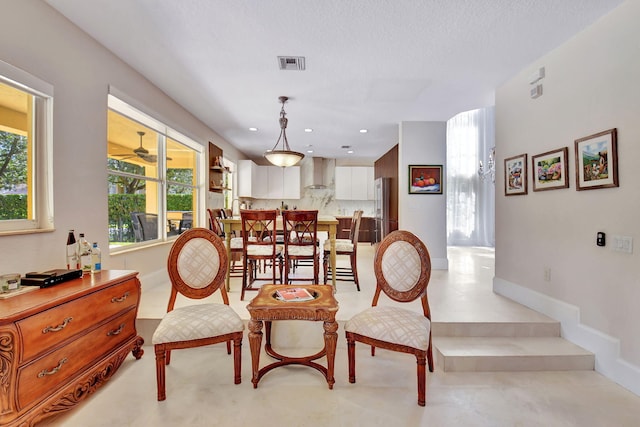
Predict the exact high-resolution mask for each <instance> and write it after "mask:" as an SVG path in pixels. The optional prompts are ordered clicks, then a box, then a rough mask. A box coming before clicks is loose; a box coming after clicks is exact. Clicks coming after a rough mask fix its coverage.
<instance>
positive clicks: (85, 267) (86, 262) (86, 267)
mask: <svg viewBox="0 0 640 427" xmlns="http://www.w3.org/2000/svg"><path fill="white" fill-rule="evenodd" d="M78 256H79V257H80V268H82V273H83V274H84V273H89V272H91V245H90V244H89V242H88V241H87V239H86V238H85V237H84V233H80V238H79V239H78Z"/></svg>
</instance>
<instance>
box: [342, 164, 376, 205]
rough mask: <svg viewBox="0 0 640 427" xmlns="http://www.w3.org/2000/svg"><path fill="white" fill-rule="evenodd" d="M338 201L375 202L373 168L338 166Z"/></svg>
mask: <svg viewBox="0 0 640 427" xmlns="http://www.w3.org/2000/svg"><path fill="white" fill-rule="evenodd" d="M335 170H336V199H337V200H373V198H374V190H373V181H374V179H373V177H374V175H373V168H372V167H367V166H336V169H335Z"/></svg>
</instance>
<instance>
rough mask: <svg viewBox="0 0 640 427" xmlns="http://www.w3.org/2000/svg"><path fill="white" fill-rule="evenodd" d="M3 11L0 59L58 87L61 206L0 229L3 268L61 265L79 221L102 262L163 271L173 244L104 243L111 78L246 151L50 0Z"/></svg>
mask: <svg viewBox="0 0 640 427" xmlns="http://www.w3.org/2000/svg"><path fill="white" fill-rule="evenodd" d="M0 15H1V16H3V18H4V19H2V25H0V60H2V61H4V62H6V63H9V64H11V65H13V66H15V67H18V68H20V69H22V70H24V71H26V72H28V73H30V74H32V75H34V76H36V77H38V78H40V79H41V80H44V81H46V82H48V83H50V84H52V85H53V87H54V113H53V119H54V122H53V139H54V142H53V143H54V147H53V165H54V209H55V231H53V232H49V233H41V234H26V235H17V236H0V272H1V273H5V272H18V273H22V274H24V273H25V272H28V271H43V270H46V269H50V268H60V267H62V266H63V265H64V263H65V257H64V247H65V242H66V236H67V231H68V230H69V229H71V228H73V229H75V230H76V233H78V232H84V233H85V234H86V235H87V237H88V239H89V240H91V241H97V242H98V244H99V245H100V246H101V247H102V248H103V259H102V263H103V268H107V269H132V270H138V271H140V272H141V273H142V274H152V273H154V272H160V273H161V274H162V273H164V270H165V263H166V256H167V253H168V250H169V245H168V244H163V245H158V246H156V247H154V248H149V249H144V250H138V251H135V252H129V253H127V254H122V255H118V256H109V254H108V250H105V248H108V232H107V226H106V225H107V185H106V180H107V173H106V156H107V151H106V150H107V141H106V138H107V120H106V119H107V94H108V91H109V86H110V85H113V86H114V87H115V88H117V89H118V90H119V91H120V92H122V93H124V94H127V95H128V96H129V97H130V100H131V101H132V102H134V106H135V107H137V108H139V109H141V110H143V111H144V112H146V113H148V114H151V115H153V116H154V117H155V118H157V119H160V120H163V121H164V122H165V123H167V124H168V125H170V126H172V127H173V128H174V129H176V130H178V131H180V132H182V133H184V134H185V135H187V136H189V137H191V138H193V139H194V140H196V141H198V142H200V143H202V144H203V145H205V144H207V142H208V141H212V142H213V143H215V144H216V145H218V146H220V147H221V148H222V149H223V150H224V154H225V156H226V157H229V158H230V159H232V160H235V159H238V158H244V156H243V155H242V154H241V153H239V152H238V151H237V150H236V149H235V148H233V147H232V146H231V145H229V144H228V143H227V142H226V141H224V140H222V139H221V138H220V137H219V136H218V135H217V134H215V133H214V132H213V131H212V130H211V129H209V128H207V127H206V126H205V125H204V124H203V123H202V122H200V121H199V120H197V119H196V118H194V117H193V116H192V115H191V114H189V113H188V112H187V111H186V110H184V109H183V108H182V107H180V106H179V105H178V104H176V103H175V102H174V101H172V100H171V99H170V98H168V97H167V96H166V95H165V94H164V93H163V92H161V91H160V90H159V89H157V88H156V87H155V86H153V85H152V84H151V83H150V82H149V81H147V80H146V79H145V78H143V77H142V76H140V75H139V74H138V73H137V72H135V71H134V70H133V69H132V68H130V67H129V66H128V65H126V64H125V63H123V62H122V61H120V60H119V59H118V58H116V57H115V56H113V55H112V54H111V53H110V52H109V51H107V50H106V49H104V48H103V47H102V46H100V45H99V44H97V43H96V42H95V41H94V40H93V39H92V38H90V37H88V36H87V35H86V34H85V33H83V32H82V31H81V30H79V29H78V28H77V27H75V26H74V25H72V24H71V23H70V22H69V21H68V20H67V19H66V18H64V17H62V16H61V15H60V14H58V13H57V12H56V11H54V10H53V9H51V8H50V7H49V6H48V5H47V4H46V3H44V2H42V1H39V0H3V1H2V2H0ZM143 284H144V281H143Z"/></svg>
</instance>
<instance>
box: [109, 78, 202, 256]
mask: <svg viewBox="0 0 640 427" xmlns="http://www.w3.org/2000/svg"><path fill="white" fill-rule="evenodd" d="M110 92H111V93H109V94H108V97H107V107H108V109H109V110H110V111H113V112H115V113H117V114H119V115H121V116H124V117H125V118H127V119H129V120H132V121H134V122H137V123H140V124H141V125H143V126H146V127H148V128H150V129H152V130H153V131H154V132H156V133H157V136H158V174H157V177H144V179H145V180H146V181H149V182H154V183H156V184H157V190H156V191H157V192H158V194H157V195H156V197H157V201H158V202H157V203H158V223H159V224H165V223H167V197H166V194H167V188H168V187H169V185H176V184H178V185H180V186H184V187H190V188H192V189H193V191H194V192H195V194H196V203H195V206H194V210H195V211H196V212H194V213H195V219H196V221H197V224H194V226H198V224H200V223H201V222H202V219H203V218H204V212H205V204H206V193H205V175H206V173H205V172H206V164H205V163H206V159H205V157H206V156H205V147H204V146H203V145H202V144H199V143H198V142H196V141H195V140H193V139H192V138H189V137H188V136H186V135H184V134H182V133H180V132H178V131H176V130H175V129H173V128H171V127H170V126H169V125H167V124H165V123H163V122H162V121H160V120H158V119H155V118H154V117H152V116H151V115H149V114H146V113H144V112H142V111H140V110H139V109H138V108H136V107H134V106H133V105H131V103H130V102H128V101H125V100H123V98H126V97H123V96H122V95H121V94H120V93H118V94H117V95H116V94H114V93H113V91H112V90H111V91H110ZM107 126H108V124H107ZM168 139H172V140H173V141H175V142H177V143H179V144H182V145H184V146H185V147H187V148H189V149H192V150H194V152H195V155H196V160H195V182H196V184H195V185H192V186H188V185H185V184H183V183H175V182H173V181H169V180H168V179H167V161H166V152H167V140H168ZM106 169H107V176H110V175H117V176H125V177H133V178H140V176H139V175H136V174H129V173H126V172H120V171H114V170H112V169H109V167H108V166H107V167H106ZM176 238H177V236H168V235H167V231H166V229H165V227H159V232H158V238H157V239H153V240H145V241H142V242H135V243H132V244H127V245H123V246H114V247H112V246H111V245H110V246H109V253H110V254H118V253H123V252H128V251H130V250H136V249H140V248H145V247H149V246H153V245H156V244H158V243H165V242H171V241H173V240H175V239H176Z"/></svg>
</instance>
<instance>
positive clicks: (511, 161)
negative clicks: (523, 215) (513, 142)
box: [504, 154, 527, 196]
mask: <svg viewBox="0 0 640 427" xmlns="http://www.w3.org/2000/svg"><path fill="white" fill-rule="evenodd" d="M520 194H527V155H526V154H519V155H517V156H513V157H509V158H508V159H504V195H505V196H516V195H520Z"/></svg>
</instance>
